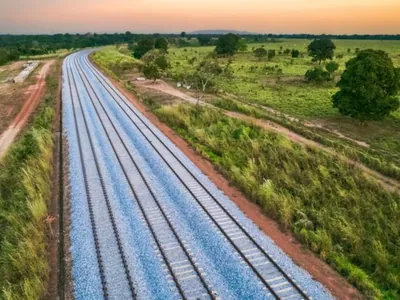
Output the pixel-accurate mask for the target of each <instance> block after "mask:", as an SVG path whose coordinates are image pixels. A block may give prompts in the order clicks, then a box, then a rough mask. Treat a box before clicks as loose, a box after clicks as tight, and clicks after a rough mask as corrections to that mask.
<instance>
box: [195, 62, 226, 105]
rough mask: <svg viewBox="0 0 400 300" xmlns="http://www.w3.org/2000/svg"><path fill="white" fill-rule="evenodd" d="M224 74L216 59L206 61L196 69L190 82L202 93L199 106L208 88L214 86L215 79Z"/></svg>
mask: <svg viewBox="0 0 400 300" xmlns="http://www.w3.org/2000/svg"><path fill="white" fill-rule="evenodd" d="M222 73H223V69H222V68H221V66H220V65H219V64H218V60H216V59H205V60H203V61H202V62H200V64H199V65H198V66H197V67H196V70H195V71H194V73H193V74H191V75H189V78H188V81H189V82H190V83H191V85H192V86H193V87H194V88H195V89H196V90H197V91H198V92H199V93H200V95H199V97H198V101H197V104H198V103H199V101H200V100H201V99H202V98H203V95H204V93H205V92H206V91H207V89H208V88H210V87H211V86H213V85H214V79H215V78H216V77H217V76H219V75H221V74H222Z"/></svg>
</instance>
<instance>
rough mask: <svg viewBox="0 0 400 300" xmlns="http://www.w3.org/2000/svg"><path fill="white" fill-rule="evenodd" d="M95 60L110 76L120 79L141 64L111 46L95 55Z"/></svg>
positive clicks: (93, 56)
mask: <svg viewBox="0 0 400 300" xmlns="http://www.w3.org/2000/svg"><path fill="white" fill-rule="evenodd" d="M91 57H92V58H93V60H94V61H95V62H96V64H98V65H99V66H100V67H102V68H103V69H104V70H106V71H107V73H108V75H111V76H113V77H118V76H121V75H122V74H123V72H125V71H127V70H132V69H133V68H134V67H137V66H138V65H140V64H141V62H140V61H138V60H137V59H135V58H133V57H131V56H128V55H125V54H123V53H121V52H120V51H119V50H118V48H116V47H115V46H109V47H105V48H103V49H101V50H100V51H97V52H95V53H93V55H92V56H91Z"/></svg>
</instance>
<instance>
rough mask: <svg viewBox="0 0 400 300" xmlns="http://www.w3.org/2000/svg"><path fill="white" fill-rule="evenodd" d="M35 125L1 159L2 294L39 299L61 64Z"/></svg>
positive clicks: (43, 280)
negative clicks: (56, 99)
mask: <svg viewBox="0 0 400 300" xmlns="http://www.w3.org/2000/svg"><path fill="white" fill-rule="evenodd" d="M56 65H57V66H54V67H53V70H52V71H51V72H50V75H49V77H48V78H47V80H46V82H47V94H46V97H45V99H44V100H43V101H42V103H41V104H40V107H39V108H38V112H37V115H36V117H35V119H34V121H33V124H32V126H31V127H30V128H29V129H27V131H26V132H25V133H24V134H23V135H22V136H21V137H20V138H19V140H18V141H17V142H15V144H14V145H13V146H12V147H11V149H10V150H9V151H8V152H7V153H6V155H5V156H4V157H3V158H2V160H1V162H0V299H7V300H11V299H15V300H17V299H29V300H36V299H40V298H41V297H42V296H43V295H44V292H45V290H46V288H47V286H46V281H47V278H48V272H49V262H48V253H47V245H46V239H47V237H46V234H47V230H48V225H47V224H46V222H45V218H46V216H47V205H48V201H49V197H50V192H51V178H50V175H51V170H52V156H53V138H52V125H53V119H54V116H55V109H54V107H55V97H56V94H57V90H58V75H59V71H60V63H59V62H58V63H57V64H56Z"/></svg>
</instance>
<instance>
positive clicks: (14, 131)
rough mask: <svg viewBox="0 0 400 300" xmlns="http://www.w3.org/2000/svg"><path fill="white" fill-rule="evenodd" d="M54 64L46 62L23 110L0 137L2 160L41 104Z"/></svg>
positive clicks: (31, 88) (30, 88)
mask: <svg viewBox="0 0 400 300" xmlns="http://www.w3.org/2000/svg"><path fill="white" fill-rule="evenodd" d="M53 63H54V60H50V61H48V62H46V63H45V64H44V65H43V67H42V69H41V70H40V72H39V74H38V75H37V81H36V83H35V84H34V85H32V86H30V87H29V89H28V91H30V93H29V96H28V99H27V100H26V101H25V103H24V105H23V106H22V109H21V110H20V112H19V113H18V114H17V116H16V117H15V119H14V120H13V122H12V123H11V124H10V126H9V127H8V128H7V129H6V130H5V131H4V132H3V133H2V134H1V136H0V158H1V157H2V156H3V155H4V153H5V152H6V151H7V149H8V147H9V146H10V145H11V144H12V142H13V141H14V139H15V137H16V136H17V135H18V133H19V132H20V130H21V129H22V128H23V127H24V125H25V124H26V122H27V121H28V119H29V116H30V115H31V113H32V112H33V111H34V110H35V108H36V107H37V105H38V104H39V102H40V99H41V97H42V96H43V95H44V91H45V86H46V75H47V73H48V71H49V68H50V66H51V65H52V64H53Z"/></svg>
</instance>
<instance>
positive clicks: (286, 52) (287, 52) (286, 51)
mask: <svg viewBox="0 0 400 300" xmlns="http://www.w3.org/2000/svg"><path fill="white" fill-rule="evenodd" d="M290 52H291V51H290V49H289V48H286V49H285V51H283V54H285V55H289V54H290Z"/></svg>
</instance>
